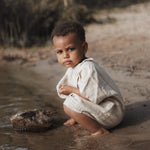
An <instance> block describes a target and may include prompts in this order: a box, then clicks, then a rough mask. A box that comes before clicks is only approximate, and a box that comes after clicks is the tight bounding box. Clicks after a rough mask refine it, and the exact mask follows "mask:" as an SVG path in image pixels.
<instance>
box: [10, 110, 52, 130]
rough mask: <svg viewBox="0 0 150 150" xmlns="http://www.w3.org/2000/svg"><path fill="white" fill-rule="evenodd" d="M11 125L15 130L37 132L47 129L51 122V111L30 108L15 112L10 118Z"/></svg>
mask: <svg viewBox="0 0 150 150" xmlns="http://www.w3.org/2000/svg"><path fill="white" fill-rule="evenodd" d="M10 120H11V123H12V126H13V128H14V129H15V130H17V131H32V132H39V131H43V130H46V129H49V128H50V127H51V126H52V124H53V112H50V111H47V110H32V111H26V112H22V113H17V114H16V115H13V116H12V117H11V118H10Z"/></svg>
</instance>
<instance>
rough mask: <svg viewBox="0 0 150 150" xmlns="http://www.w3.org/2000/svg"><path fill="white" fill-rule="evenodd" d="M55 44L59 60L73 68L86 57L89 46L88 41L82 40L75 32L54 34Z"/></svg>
mask: <svg viewBox="0 0 150 150" xmlns="http://www.w3.org/2000/svg"><path fill="white" fill-rule="evenodd" d="M53 44H54V47H55V52H56V56H57V59H58V62H59V63H60V64H61V65H63V66H66V67H72V68H73V67H75V66H76V65H77V64H78V63H80V62H81V61H82V60H83V59H84V57H85V54H86V52H87V47H88V45H87V43H86V42H81V40H80V39H79V38H78V37H77V35H76V34H75V33H69V34H67V35H65V36H54V38H53Z"/></svg>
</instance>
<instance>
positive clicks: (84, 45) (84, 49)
mask: <svg viewBox="0 0 150 150" xmlns="http://www.w3.org/2000/svg"><path fill="white" fill-rule="evenodd" d="M87 50H88V43H87V42H84V43H83V51H84V54H86V52H87Z"/></svg>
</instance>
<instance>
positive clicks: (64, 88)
mask: <svg viewBox="0 0 150 150" xmlns="http://www.w3.org/2000/svg"><path fill="white" fill-rule="evenodd" d="M59 93H60V94H64V95H69V94H71V93H75V94H77V95H79V96H81V97H82V98H84V99H86V100H88V101H89V99H88V98H86V97H84V96H83V95H81V93H80V91H79V88H75V87H72V86H68V85H63V86H62V85H60V86H59Z"/></svg>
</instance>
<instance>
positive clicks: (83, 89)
mask: <svg viewBox="0 0 150 150" xmlns="http://www.w3.org/2000/svg"><path fill="white" fill-rule="evenodd" d="M60 84H61V85H69V86H73V87H75V88H79V91H80V93H81V95H83V96H84V97H86V98H88V99H89V100H90V101H91V102H92V103H95V104H99V103H100V102H102V101H103V100H104V99H106V98H108V97H111V96H113V97H115V98H116V99H117V100H118V101H120V102H121V103H123V100H122V96H121V94H120V91H119V89H118V88H117V86H116V85H115V83H114V81H113V80H112V79H111V78H110V77H109V75H108V74H107V73H106V72H105V71H104V70H103V69H102V68H101V67H100V66H99V65H98V64H97V63H96V62H94V60H93V58H87V59H85V60H83V61H82V62H81V63H79V64H78V65H77V66H75V67H74V68H68V70H67V71H66V73H65V75H64V76H63V78H62V79H61V80H60V81H59V83H58V84H57V87H56V89H57V92H58V91H59V85H60ZM58 95H59V96H60V97H61V98H63V99H66V98H67V97H68V96H66V95H63V94H59V92H58ZM69 96H72V94H70V95H69ZM78 98H80V97H79V96H78Z"/></svg>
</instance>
